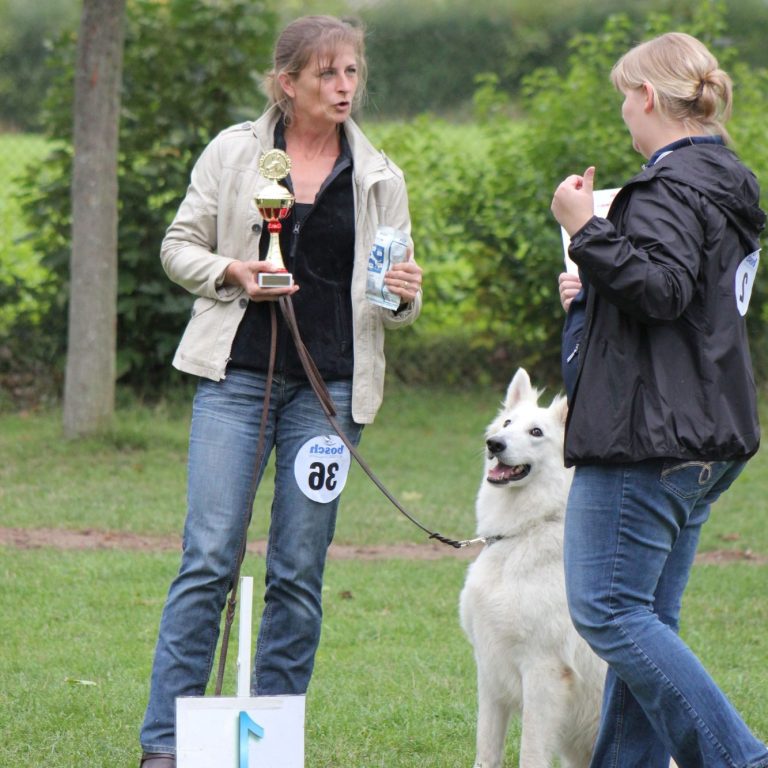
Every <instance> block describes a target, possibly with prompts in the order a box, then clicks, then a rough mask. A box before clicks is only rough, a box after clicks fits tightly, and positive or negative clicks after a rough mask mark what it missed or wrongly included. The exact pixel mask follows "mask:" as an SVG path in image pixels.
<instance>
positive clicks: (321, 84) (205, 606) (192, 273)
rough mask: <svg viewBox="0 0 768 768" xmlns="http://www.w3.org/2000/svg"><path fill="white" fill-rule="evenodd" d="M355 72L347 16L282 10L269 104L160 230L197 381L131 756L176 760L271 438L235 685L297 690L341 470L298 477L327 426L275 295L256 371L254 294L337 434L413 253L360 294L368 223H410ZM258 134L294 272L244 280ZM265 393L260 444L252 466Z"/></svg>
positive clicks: (210, 161)
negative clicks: (244, 666) (365, 120)
mask: <svg viewBox="0 0 768 768" xmlns="http://www.w3.org/2000/svg"><path fill="white" fill-rule="evenodd" d="M364 83H365V56H364V46H363V33H362V30H361V29H359V28H357V27H355V26H352V25H350V24H348V23H346V22H343V21H340V20H338V19H334V18H332V17H329V16H307V17H303V18H300V19H297V20H296V21H294V22H292V23H291V24H289V25H288V26H287V27H286V28H285V30H283V32H282V34H281V35H280V37H279V38H278V40H277V43H276V46H275V55H274V68H273V70H272V72H271V73H270V75H269V77H268V78H267V83H266V85H267V90H268V93H269V96H270V101H271V105H270V107H269V108H268V110H267V111H266V112H265V114H264V115H263V116H262V117H261V118H260V119H259V120H256V121H255V122H247V123H243V124H242V125H238V126H234V127H232V128H230V129H228V130H225V131H224V132H223V133H221V134H220V135H219V136H218V137H217V138H216V139H214V140H213V142H212V143H211V144H210V145H209V146H208V147H207V148H206V149H205V151H204V152H203V154H202V156H201V157H200V159H199V160H198V162H197V163H196V164H195V167H194V169H193V171H192V181H191V184H190V186H189V189H188V191H187V194H186V197H185V198H184V201H183V202H182V203H181V206H180V208H179V211H178V213H177V215H176V218H175V219H174V221H173V223H172V224H171V226H170V228H169V229H168V232H167V234H166V237H165V239H164V241H163V245H162V249H161V258H162V262H163V266H164V268H165V270H166V272H167V273H168V275H169V277H170V278H171V279H172V280H173V281H174V282H176V283H178V284H179V285H181V286H183V287H184V288H186V289H187V290H188V291H189V292H190V293H191V294H192V295H193V296H195V297H196V301H195V305H194V309H193V311H192V317H191V319H190V321H189V324H188V325H187V328H186V331H185V332H184V336H183V338H182V340H181V344H180V345H179V348H178V350H177V352H176V356H175V358H174V365H175V366H176V367H177V368H179V369H180V370H182V371H185V372H187V373H189V374H192V375H195V376H198V377H199V384H198V389H197V394H196V396H195V401H194V405H193V412H192V427H191V433H190V444H189V464H188V475H189V481H188V511H187V519H186V523H185V527H184V551H183V555H182V561H181V566H180V569H179V573H178V576H177V577H176V579H175V580H174V582H173V583H172V584H171V587H170V590H169V593H168V598H167V601H166V604H165V608H164V610H163V615H162V619H161V623H160V633H159V638H158V642H157V648H156V651H155V658H154V664H153V668H152V682H151V690H150V698H149V704H148V706H147V711H146V715H145V719H144V725H143V727H142V730H141V745H142V748H143V755H142V758H141V765H142V766H143V768H174V766H175V765H176V758H175V753H176V737H175V726H174V703H175V699H176V697H177V696H201V695H203V693H204V692H205V688H206V684H207V682H208V678H209V676H210V672H211V665H212V662H213V656H214V651H215V648H216V642H217V637H218V631H219V621H220V616H221V612H222V609H223V606H224V603H225V599H226V595H227V592H228V590H229V587H230V584H231V582H232V579H233V574H234V572H235V568H236V565H237V561H238V555H239V552H240V550H241V547H242V543H243V536H244V532H245V529H246V527H247V524H248V521H249V519H250V514H251V508H252V505H253V495H254V493H255V487H254V484H257V483H258V481H259V480H260V479H261V475H262V473H263V471H264V467H265V466H266V462H267V459H268V457H269V455H270V453H271V452H272V451H273V450H274V452H275V457H276V458H275V467H276V477H275V488H274V494H273V502H272V512H271V518H270V529H269V543H268V550H267V563H266V591H265V596H264V612H263V616H262V619H261V624H260V628H259V635H258V640H257V650H256V659H255V663H254V677H253V682H252V692H253V694H254V695H259V696H260V695H282V694H301V693H304V692H305V691H306V690H307V686H308V685H309V681H310V678H311V675H312V669H313V665H314V658H315V651H316V650H317V646H318V643H319V640H320V629H321V620H322V600H321V598H322V583H323V570H324V566H325V559H326V551H327V548H328V545H329V544H330V542H331V539H332V538H333V533H334V527H335V523H336V510H337V505H338V493H339V492H340V490H341V488H342V487H343V480H344V477H343V476H342V474H343V470H342V469H341V468H340V467H338V466H336V465H335V464H329V465H328V466H327V468H326V469H327V476H326V482H325V484H324V490H327V491H328V493H327V494H322V495H318V494H316V493H313V492H311V491H312V490H313V489H311V488H309V487H308V482H309V481H308V479H307V477H306V474H305V476H304V481H302V480H301V472H302V471H305V470H306V467H304V465H303V464H301V462H300V457H301V456H302V455H304V454H303V453H302V449H303V448H304V447H305V446H307V445H308V444H309V442H310V441H312V440H316V439H321V438H324V436H326V435H328V434H329V433H330V432H332V429H331V427H330V425H329V423H328V421H327V419H326V417H325V414H324V411H323V408H322V407H321V405H320V403H319V401H318V399H317V397H316V396H315V393H314V391H313V389H312V387H311V385H310V383H309V381H308V380H307V377H306V375H305V374H304V369H303V367H302V364H301V360H300V358H299V355H298V352H297V350H296V347H295V346H294V343H293V340H292V337H291V336H290V334H289V332H288V330H287V328H286V327H285V324H284V322H283V319H282V315H281V314H280V313H279V312H278V313H277V314H278V325H277V332H276V337H277V338H276V363H275V376H274V384H273V387H272V391H271V393H268V392H267V389H266V386H267V382H268V377H267V370H268V368H269V359H270V342H271V340H272V327H271V312H270V308H269V304H270V302H274V301H276V300H277V299H278V298H279V297H280V296H281V295H285V294H291V296H292V303H293V307H294V311H295V315H296V319H297V323H298V326H299V329H300V331H301V335H302V340H303V342H304V345H305V346H306V347H307V348H308V350H309V352H310V354H311V357H312V358H313V360H314V362H315V364H316V366H317V368H318V370H319V372H320V373H321V375H322V376H323V378H324V379H325V381H326V383H327V385H328V390H329V391H330V394H331V396H332V397H333V399H334V402H335V404H336V409H337V421H338V423H339V424H340V425H341V427H342V429H343V430H344V431H345V432H346V433H347V435H348V437H349V438H350V439H351V440H352V441H353V442H357V441H358V440H359V438H360V433H361V431H362V429H363V425H364V424H367V423H370V422H371V421H373V418H374V416H375V415H376V411H377V410H378V408H379V405H380V403H381V398H382V391H383V386H384V331H385V329H392V328H398V327H403V326H406V325H409V324H410V323H412V322H413V321H414V320H415V319H416V318H417V317H418V315H419V312H420V308H421V268H420V267H419V266H418V264H417V263H416V262H415V261H414V260H413V259H411V260H409V261H408V262H405V263H402V264H400V265H398V266H397V267H395V268H393V269H392V270H391V271H390V272H389V273H387V275H386V280H385V282H386V284H387V286H388V287H389V288H390V290H391V291H392V292H393V293H395V294H397V295H398V296H399V297H400V305H399V307H397V308H396V309H394V310H391V309H384V308H381V307H378V306H374V305H373V304H371V303H369V302H368V301H366V299H365V289H366V274H367V264H368V256H369V254H370V250H371V245H372V243H373V240H374V235H375V232H376V229H377V227H378V225H380V224H381V225H388V226H392V227H395V228H397V229H400V230H404V231H405V232H410V215H409V211H408V198H407V193H406V188H405V182H404V180H403V175H402V173H401V171H400V170H399V169H398V168H397V166H395V165H394V164H393V163H392V162H391V161H390V160H388V159H387V158H386V157H385V156H384V155H383V154H382V153H381V152H379V151H377V150H375V149H374V148H373V147H372V146H371V144H370V142H369V141H368V140H367V138H366V137H365V135H364V134H363V132H362V131H361V130H360V128H359V127H358V126H357V125H356V124H355V122H354V121H353V120H352V118H351V117H350V114H351V112H352V108H353V105H354V104H355V103H357V102H358V101H359V99H360V97H361V94H362V92H363V88H364ZM273 148H279V149H282V150H284V151H285V152H287V154H288V156H289V157H290V160H291V169H290V176H289V177H288V178H287V179H286V182H285V183H286V184H287V185H288V186H289V187H290V188H291V191H292V192H293V194H294V196H295V200H296V203H295V205H294V206H293V208H292V210H291V214H290V217H289V218H288V219H286V220H285V221H284V222H283V226H282V232H281V234H280V243H281V250H282V253H283V256H284V258H285V260H286V266H287V268H288V270H289V271H290V272H292V274H293V277H294V281H295V284H294V285H293V286H290V287H283V288H261V287H259V284H258V275H259V273H260V272H263V271H272V270H273V269H274V268H273V267H271V266H270V264H269V263H268V262H266V261H265V260H264V257H265V255H266V253H267V248H268V244H269V233H268V231H267V227H266V226H265V223H264V221H263V220H262V217H261V216H260V214H259V211H258V210H257V208H256V207H255V206H254V205H253V198H254V196H255V194H256V192H257V191H258V189H259V188H260V187H261V186H264V185H266V184H267V183H268V181H267V180H266V179H264V178H262V177H261V176H260V174H259V160H260V159H261V157H262V156H263V155H264V153H265V152H266V151H268V150H271V149H273ZM268 395H269V396H270V400H269V403H270V405H269V412H268V414H267V416H266V421H267V423H266V431H265V437H266V441H265V442H266V446H265V451H264V455H263V457H262V462H261V465H260V466H259V467H257V468H256V469H257V474H256V476H255V477H254V463H255V459H256V454H257V443H258V435H259V430H260V426H261V421H262V414H263V404H264V402H265V400H266V399H267V397H268ZM318 471H319V470H318ZM324 471H325V469H324ZM254 481H255V483H254Z"/></svg>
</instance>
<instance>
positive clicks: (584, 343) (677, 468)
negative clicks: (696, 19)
mask: <svg viewBox="0 0 768 768" xmlns="http://www.w3.org/2000/svg"><path fill="white" fill-rule="evenodd" d="M611 79H612V82H613V84H614V85H615V87H616V88H617V89H618V90H619V91H620V92H621V93H622V94H623V96H624V102H623V105H622V117H623V119H624V122H625V123H626V126H627V128H628V129H629V133H630V135H631V137H632V142H633V146H634V148H635V149H636V150H637V151H638V152H639V153H640V154H641V155H642V156H643V157H644V158H646V161H647V162H646V164H645V166H644V169H643V170H642V171H641V172H640V173H639V174H638V175H637V176H635V177H634V178H632V179H630V180H629V181H628V182H627V184H626V185H625V186H624V187H623V188H622V190H621V191H620V192H619V194H618V195H617V197H616V199H615V201H614V202H613V205H612V206H611V209H610V211H609V213H608V218H607V219H600V218H597V217H595V216H593V215H592V210H593V209H592V190H593V184H594V175H595V169H594V168H593V167H591V168H589V169H587V171H586V172H585V173H584V174H583V175H574V176H569V177H568V178H566V179H565V180H564V181H563V182H562V183H561V184H560V185H559V187H558V188H557V190H556V192H555V195H554V198H553V201H552V211H553V213H554V215H555V217H556V218H557V220H558V221H559V222H560V224H561V225H562V226H563V227H564V228H565V229H566V230H567V231H568V233H569V235H570V236H571V244H570V257H571V258H572V259H573V261H574V262H575V263H576V264H577V265H578V267H579V279H578V280H574V279H573V277H566V276H561V279H560V290H561V299H562V301H563V305H564V306H565V307H567V320H566V327H565V332H564V346H563V374H564V380H565V382H566V389H567V392H568V399H569V416H568V423H567V428H566V438H565V456H566V461H567V463H568V464H569V465H573V466H575V473H574V479H573V486H572V489H571V493H570V497H569V500H568V509H567V514H566V539H565V567H566V582H567V591H568V601H569V608H570V611H571V617H572V619H573V621H574V624H575V625H576V628H577V629H578V631H579V632H580V634H582V635H583V637H584V638H585V639H586V640H587V642H588V643H589V644H590V645H591V647H592V648H593V650H594V651H595V652H596V653H597V654H598V655H599V656H601V657H602V658H603V659H605V660H606V661H607V662H608V665H609V671H608V675H607V679H606V687H605V694H604V700H603V710H602V716H601V726H600V731H599V734H598V738H597V743H596V745H595V749H594V754H593V758H592V763H591V765H592V767H593V768H608V766H610V767H611V768H639V767H640V766H642V768H666V766H667V765H668V763H669V757H670V755H672V756H673V757H674V759H675V761H676V762H677V764H678V765H679V766H680V768H765V767H766V766H768V749H766V746H765V744H764V743H763V742H762V741H760V740H759V739H758V738H756V737H755V736H754V735H753V734H752V733H751V732H750V731H749V729H748V727H747V726H746V724H745V723H744V721H743V720H742V718H741V716H740V715H739V714H738V712H736V710H735V709H734V707H733V706H732V705H731V703H730V702H729V701H728V699H727V698H726V696H725V695H724V694H723V692H722V691H721V690H720V689H719V688H718V686H717V685H716V683H715V682H714V680H713V679H712V678H711V677H710V675H709V674H708V672H707V671H706V669H705V668H704V667H703V666H702V664H701V662H700V661H699V660H698V659H697V658H696V656H695V655H694V654H693V652H692V651H691V649H690V648H688V647H687V645H686V644H685V643H684V642H683V640H682V639H681V638H680V637H679V635H678V633H677V630H678V622H679V616H680V606H681V601H682V596H683V591H684V589H685V586H686V583H687V580H688V576H689V573H690V569H691V566H692V564H693V559H694V555H695V553H696V547H697V544H698V540H699V534H700V531H701V526H702V525H703V524H704V522H705V521H706V519H707V517H708V515H709V512H710V506H711V504H712V503H713V502H714V501H715V500H716V499H717V497H718V496H719V495H720V494H721V493H723V492H724V491H725V490H726V489H727V488H728V487H729V485H730V484H731V483H732V482H733V480H734V479H735V478H736V477H737V475H738V474H739V473H740V472H741V470H742V469H743V467H744V465H745V462H746V461H747V460H748V459H749V457H750V456H752V455H753V454H754V453H755V451H756V450H757V448H758V444H759V426H758V419H757V405H756V393H755V384H754V379H753V375H752V366H751V362H750V353H749V348H748V345H747V332H746V326H745V315H746V312H747V310H748V307H749V295H750V291H751V286H752V283H753V280H754V275H755V270H756V268H757V257H758V252H759V247H760V246H759V243H758V237H759V234H760V231H761V230H762V229H763V226H764V223H765V216H764V214H763V212H762V211H761V210H760V207H759V190H758V186H757V183H756V181H755V178H754V175H753V174H752V173H751V172H750V171H749V170H748V169H747V168H746V167H745V166H744V165H743V164H742V163H741V162H740V161H739V160H738V158H737V157H736V156H735V155H734V153H733V152H732V151H731V150H730V149H729V148H728V147H727V146H726V144H727V142H728V136H727V133H726V131H725V127H724V123H725V121H726V120H727V119H728V116H729V114H730V110H731V81H730V79H729V77H728V75H727V74H726V73H725V72H723V71H722V70H721V69H720V68H719V66H718V63H717V61H716V59H715V58H714V56H712V54H711V53H710V52H709V51H708V50H707V48H706V47H705V46H704V45H703V44H702V43H701V42H699V41H698V40H696V39H695V38H693V37H690V36H689V35H685V34H679V33H670V34H666V35H662V36H661V37H658V38H655V39H653V40H650V41H648V42H646V43H643V44H641V45H639V46H637V47H635V48H633V49H632V50H630V51H629V52H628V53H627V54H625V55H624V56H623V57H622V58H621V59H620V60H619V61H618V62H617V63H616V65H615V66H614V68H613V71H612V73H611Z"/></svg>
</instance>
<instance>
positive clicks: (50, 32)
mask: <svg viewBox="0 0 768 768" xmlns="http://www.w3.org/2000/svg"><path fill="white" fill-rule="evenodd" d="M79 6H80V2H79V0H35V2H34V3H30V2H29V0H0V125H1V124H5V125H6V126H10V127H12V128H14V129H17V130H30V129H37V128H39V123H40V105H41V101H42V97H43V94H44V93H45V90H46V88H47V86H48V83H49V82H50V79H51V72H50V70H48V69H47V68H46V66H45V62H46V59H47V57H48V52H49V42H50V40H51V39H53V38H55V37H56V36H58V35H59V34H60V33H61V30H63V29H72V28H73V27H74V25H75V22H76V19H77V14H78V10H79Z"/></svg>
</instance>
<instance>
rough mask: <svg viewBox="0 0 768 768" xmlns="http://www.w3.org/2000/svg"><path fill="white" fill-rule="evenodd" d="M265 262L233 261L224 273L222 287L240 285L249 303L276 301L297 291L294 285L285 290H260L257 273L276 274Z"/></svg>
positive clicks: (272, 267) (276, 270)
mask: <svg viewBox="0 0 768 768" xmlns="http://www.w3.org/2000/svg"><path fill="white" fill-rule="evenodd" d="M278 271H279V270H278V269H276V268H275V267H274V266H273V265H272V264H270V263H269V262H267V261H233V262H232V263H231V264H230V265H229V266H228V267H227V270H226V272H225V273H224V285H241V286H242V287H243V290H245V292H246V293H247V294H248V296H249V297H250V299H251V301H277V300H278V299H279V298H280V297H281V296H290V295H291V294H294V293H296V291H298V290H299V286H298V285H296V284H294V285H290V286H287V287H286V288H260V287H259V272H278Z"/></svg>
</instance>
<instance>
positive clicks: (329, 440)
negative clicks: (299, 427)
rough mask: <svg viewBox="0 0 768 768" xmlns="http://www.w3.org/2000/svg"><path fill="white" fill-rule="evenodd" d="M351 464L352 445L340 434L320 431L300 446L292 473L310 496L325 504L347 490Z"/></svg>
mask: <svg viewBox="0 0 768 768" xmlns="http://www.w3.org/2000/svg"><path fill="white" fill-rule="evenodd" d="M349 465H350V455H349V449H348V448H347V446H346V445H344V443H343V442H342V441H341V438H340V437H339V436H338V435H318V436H317V437H313V438H311V439H310V440H307V442H306V443H304V445H302V446H301V448H300V449H299V452H298V453H297V454H296V461H295V462H294V464H293V474H294V477H295V478H296V483H297V484H298V486H299V488H300V489H301V492H302V493H303V494H304V495H305V496H306V497H307V498H308V499H312V501H319V502H320V503H321V504H326V503H327V502H329V501H333V500H334V499H335V498H336V497H337V496H338V495H339V494H340V493H341V492H342V491H343V490H344V486H345V485H346V484H347V475H348V474H349Z"/></svg>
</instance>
